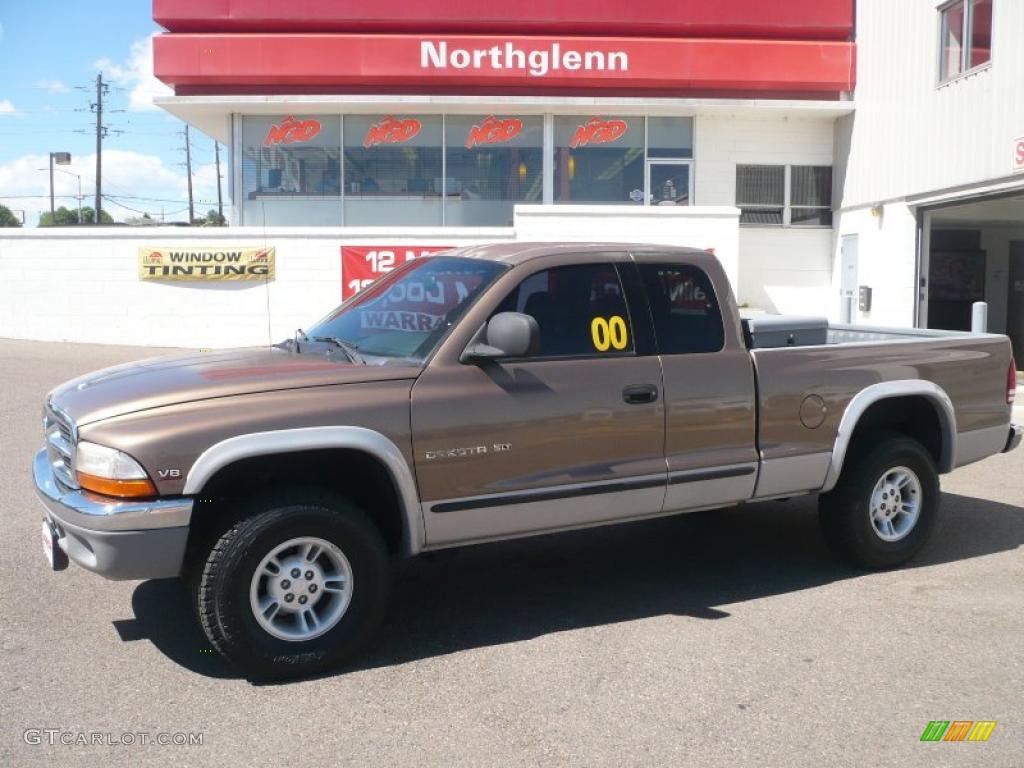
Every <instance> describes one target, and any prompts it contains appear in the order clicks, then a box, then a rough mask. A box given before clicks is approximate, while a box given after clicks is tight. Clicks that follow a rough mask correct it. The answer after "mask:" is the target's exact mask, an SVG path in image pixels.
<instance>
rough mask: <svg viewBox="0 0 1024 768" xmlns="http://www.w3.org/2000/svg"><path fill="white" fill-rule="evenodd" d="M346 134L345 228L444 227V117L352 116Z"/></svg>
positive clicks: (346, 118)
mask: <svg viewBox="0 0 1024 768" xmlns="http://www.w3.org/2000/svg"><path fill="white" fill-rule="evenodd" d="M344 133H345V222H346V224H349V225H354V226H388V225H390V226H396V225H397V226H417V225H423V226H431V225H433V226H437V225H440V224H441V222H442V218H441V194H442V189H443V184H442V171H441V116H440V115H429V116H422V115H421V116H413V115H347V116H346V117H345V122H344Z"/></svg>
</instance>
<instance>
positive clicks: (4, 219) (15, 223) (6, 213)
mask: <svg viewBox="0 0 1024 768" xmlns="http://www.w3.org/2000/svg"><path fill="white" fill-rule="evenodd" d="M20 226H21V219H19V218H18V217H17V216H15V215H14V213H13V212H12V211H11V209H10V208H8V207H7V206H6V205H0V227H20Z"/></svg>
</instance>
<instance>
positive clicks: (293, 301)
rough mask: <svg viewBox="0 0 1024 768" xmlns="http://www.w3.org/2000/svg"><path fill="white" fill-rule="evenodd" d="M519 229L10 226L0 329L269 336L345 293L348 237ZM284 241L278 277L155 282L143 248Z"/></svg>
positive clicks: (38, 333) (205, 339)
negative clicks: (147, 276) (143, 271)
mask: <svg viewBox="0 0 1024 768" xmlns="http://www.w3.org/2000/svg"><path fill="white" fill-rule="evenodd" d="M511 237H512V231H511V230H509V229H501V230H493V231H489V230H482V231H481V230H480V229H474V230H472V231H468V230H454V229H450V230H446V231H444V232H441V231H440V230H427V231H426V232H424V230H422V229H419V230H416V229H411V230H402V229H389V230H382V229H379V228H375V229H372V230H346V231H345V232H344V235H340V234H339V232H338V231H337V230H330V229H324V228H317V229H305V230H303V229H294V228H289V229H282V230H275V229H267V230H263V229H259V230H257V229H254V228H226V229H199V228H196V229H180V228H173V227H160V228H156V227H154V228H145V229H141V228H127V227H125V228H111V227H102V228H98V229H85V228H83V229H73V230H72V229H69V230H64V231H58V230H46V229H35V230H21V231H17V232H15V233H14V234H11V233H10V232H9V231H8V232H3V234H0V337H8V338H20V339H39V340H43V341H79V342H95V343H107V344H114V343H116V344H140V345H152V346H168V347H173V346H181V347H211V348H213V347H232V346H244V345H255V344H266V343H268V342H271V341H279V340H280V339H283V338H285V337H287V336H290V335H291V334H292V333H293V332H294V330H295V329H296V328H299V327H302V326H304V325H308V324H310V323H312V322H314V321H315V320H317V319H318V318H320V317H321V316H323V315H325V314H326V313H327V312H328V311H330V310H331V308H332V307H335V306H337V305H338V304H339V303H340V301H341V285H342V283H341V246H342V245H344V244H373V243H381V244H382V245H398V244H402V245H404V244H409V245H469V244H472V243H479V242H489V241H494V240H500V239H511ZM217 244H224V245H228V244H230V245H257V246H261V245H273V246H275V247H276V249H277V254H276V259H277V279H276V280H274V281H272V282H268V283H259V282H215V283H203V282H149V281H145V282H144V281H141V280H139V278H138V267H137V262H138V259H137V255H136V254H137V248H138V247H139V246H140V245H163V246H173V245H179V246H184V245H210V246H216V245H217Z"/></svg>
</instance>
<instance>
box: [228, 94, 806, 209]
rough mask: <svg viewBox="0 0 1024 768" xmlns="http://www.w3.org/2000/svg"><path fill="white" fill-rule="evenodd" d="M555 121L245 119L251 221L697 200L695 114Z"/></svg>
mask: <svg viewBox="0 0 1024 768" xmlns="http://www.w3.org/2000/svg"><path fill="white" fill-rule="evenodd" d="M547 119H550V120H552V127H553V129H554V130H553V132H552V135H551V137H550V138H547V143H546V141H545V137H546V135H547V134H546V132H545V116H543V115H515V114H508V113H500V112H499V113H490V114H487V113H483V114H477V115H462V114H449V115H441V114H430V115H423V114H420V115H409V114H404V115H403V114H380V113H378V114H366V115H362V114H348V115H305V114H293V115H286V114H279V115H270V116H249V115H247V116H241V117H239V118H238V120H239V121H240V124H241V131H240V141H239V146H238V147H236V148H235V149H236V151H235V153H234V156H235V158H237V160H236V163H237V164H236V165H235V168H236V172H237V173H238V176H236V184H237V187H236V189H239V190H240V193H241V194H240V195H239V197H240V203H241V204H240V205H239V209H240V218H241V223H243V224H245V225H248V226H341V225H344V226H352V227H366V226H369V227H379V226H425V227H437V226H454V227H460V226H462V227H487V226H490V227H507V226H512V223H513V215H514V209H515V206H516V205H517V204H521V203H535V204H538V203H541V202H543V201H544V199H545V190H549V191H550V192H551V198H549V199H551V200H553V201H554V202H555V203H563V204H564V203H584V204H585V203H599V204H617V205H644V204H647V205H690V204H692V202H693V201H692V200H691V197H692V196H691V194H690V193H691V189H692V186H693V163H694V161H693V118H691V117H642V116H641V117H615V116H609V115H601V116H596V115H581V116H562V115H555V116H553V117H549V118H547ZM236 125H237V124H236ZM816 205H817V203H813V202H808V203H807V205H806V207H815V206H816ZM814 215H817V213H816V212H815V214H814ZM787 223H788V222H787Z"/></svg>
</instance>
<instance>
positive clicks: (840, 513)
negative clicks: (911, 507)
mask: <svg viewBox="0 0 1024 768" xmlns="http://www.w3.org/2000/svg"><path fill="white" fill-rule="evenodd" d="M856 448H857V450H855V451H853V452H851V453H850V454H848V455H847V458H846V462H845V466H844V467H843V472H842V475H841V476H840V478H839V482H838V483H837V484H836V487H835V488H834V489H833V490H832V491H830V492H829V493H824V494H822V495H821V497H820V498H819V500H818V516H819V520H820V522H821V529H822V532H823V534H824V536H825V541H826V542H827V543H828V545H829V547H830V548H831V549H832V551H834V552H835V553H836V554H837V555H839V556H840V557H841V558H842V559H844V560H846V561H847V562H848V563H850V564H851V565H854V566H857V567H859V568H867V569H872V570H881V569H885V568H894V567H896V566H898V565H901V564H902V563H905V562H906V561H907V560H909V559H910V558H912V557H913V556H914V555H916V554H917V553H918V552H919V551H920V550H921V548H922V547H923V546H924V545H925V543H926V542H927V541H928V538H929V536H931V533H932V530H933V529H934V528H935V522H936V520H937V518H938V513H939V498H940V490H939V473H938V470H937V469H936V466H935V460H934V459H933V458H932V456H931V454H930V453H929V452H928V451H927V450H926V449H925V448H924V446H922V445H921V444H920V443H918V442H917V441H916V440H912V439H911V438H909V437H906V436H904V435H899V434H895V433H876V434H872V435H866V436H864V438H863V439H861V440H860V441H859V444H858V445H857V446H856ZM896 467H906V468H907V469H909V470H911V471H912V472H913V473H914V474H915V475H916V476H917V479H918V481H919V484H920V488H921V495H922V497H923V498H922V500H921V502H920V510H919V512H918V517H917V521H916V523H914V524H913V526H912V527H911V528H910V529H909V531H908V532H906V533H905V535H903V537H902V538H900V539H899V540H896V541H886V540H885V539H883V538H882V535H881V534H880V533H879V532H878V531H876V529H875V525H874V524H873V523H872V518H871V498H872V494H873V492H874V490H875V484H876V483H878V482H879V480H880V478H882V476H883V474H885V473H886V472H888V471H889V470H891V469H894V468H896Z"/></svg>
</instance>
